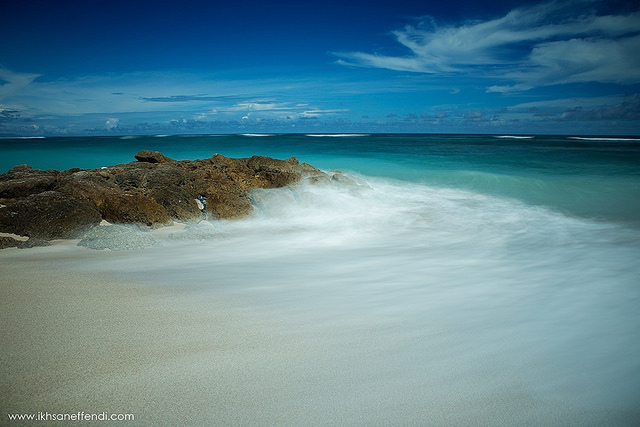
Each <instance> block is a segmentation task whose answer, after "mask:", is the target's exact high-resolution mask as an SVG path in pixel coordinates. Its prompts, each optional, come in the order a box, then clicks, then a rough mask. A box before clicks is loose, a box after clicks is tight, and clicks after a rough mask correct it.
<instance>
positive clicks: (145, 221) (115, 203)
mask: <svg viewBox="0 0 640 427" xmlns="http://www.w3.org/2000/svg"><path fill="white" fill-rule="evenodd" d="M99 209H100V212H101V213H102V218H104V219H105V220H107V221H109V222H112V223H119V224H142V225H146V226H148V227H153V228H156V227H160V226H163V225H168V224H171V217H170V216H169V212H167V210H166V209H165V208H164V207H162V206H161V205H160V204H159V203H158V202H156V201H155V200H154V199H152V198H151V197H148V196H144V195H142V194H140V193H126V192H123V191H121V190H118V191H114V192H113V193H109V194H108V195H107V197H105V198H104V200H103V201H102V203H101V205H100V206H99Z"/></svg>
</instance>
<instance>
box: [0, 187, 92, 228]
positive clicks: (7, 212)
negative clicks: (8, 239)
mask: <svg viewBox="0 0 640 427" xmlns="http://www.w3.org/2000/svg"><path fill="white" fill-rule="evenodd" d="M101 220H102V216H101V215H100V212H99V211H98V209H97V208H96V206H95V205H93V204H92V203H90V202H89V201H87V200H83V199H76V198H73V197H68V196H66V195H64V194H62V193H60V192H58V191H45V192H43V193H40V194H32V195H31V196H29V197H27V198H26V199H24V200H21V201H19V202H17V203H14V204H12V205H9V206H5V207H3V208H0V231H3V232H8V233H14V234H18V235H21V236H29V237H36V238H42V239H48V240H50V239H70V238H74V237H76V236H77V235H78V234H79V233H80V232H82V231H83V230H85V229H87V228H89V227H91V226H93V225H95V224H98V223H99V222H100V221H101Z"/></svg>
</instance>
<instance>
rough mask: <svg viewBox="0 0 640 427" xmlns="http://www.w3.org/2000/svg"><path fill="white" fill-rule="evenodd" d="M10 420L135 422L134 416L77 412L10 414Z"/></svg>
mask: <svg viewBox="0 0 640 427" xmlns="http://www.w3.org/2000/svg"><path fill="white" fill-rule="evenodd" d="M9 418H10V419H12V420H31V421H133V420H134V419H135V417H134V415H133V414H110V413H108V412H100V413H86V412H76V413H72V414H58V413H51V412H38V413H36V414H9Z"/></svg>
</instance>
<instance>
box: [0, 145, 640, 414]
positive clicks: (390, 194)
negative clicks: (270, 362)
mask: <svg viewBox="0 0 640 427" xmlns="http://www.w3.org/2000/svg"><path fill="white" fill-rule="evenodd" d="M143 149H144V150H153V151H160V152H162V153H163V154H165V155H166V156H168V157H170V158H173V159H178V160H181V159H199V158H208V157H211V156H212V155H213V154H215V153H220V154H222V155H225V156H228V157H250V156H252V155H263V156H271V157H275V158H281V159H286V158H289V157H291V156H296V157H297V158H298V159H299V161H300V162H307V163H310V164H311V165H313V166H315V167H317V168H320V169H322V170H326V171H330V170H341V171H343V172H345V173H348V174H351V175H353V176H355V177H357V178H359V179H361V180H362V181H364V182H366V183H367V185H366V186H361V187H358V188H357V189H354V188H350V187H340V186H318V185H309V184H301V185H299V186H296V187H293V188H282V189H272V190H256V191H255V192H254V194H253V200H254V205H255V210H254V213H253V214H252V215H251V216H250V217H249V218H246V219H243V220H236V221H203V222H201V223H199V224H192V225H189V226H188V227H186V228H184V229H183V230H182V231H180V232H176V233H173V234H169V235H167V236H165V237H164V238H162V239H161V244H160V245H158V246H154V247H151V248H148V249H144V250H138V251H108V250H107V251H93V252H91V251H92V250H91V249H86V248H77V249H74V251H79V250H82V251H85V252H87V251H88V252H87V253H89V252H90V253H92V254H93V253H95V254H96V255H92V256H91V257H90V258H89V259H88V260H87V259H86V258H83V263H82V265H75V264H74V263H73V257H72V253H71V252H70V253H69V256H70V260H69V261H68V264H69V268H70V269H74V268H75V269H78V270H82V271H85V272H86V271H100V272H108V273H109V274H112V275H114V276H115V277H122V278H123V279H124V278H127V280H135V281H137V282H138V283H143V284H145V286H150V287H162V286H166V287H172V288H180V289H182V290H184V291H185V292H189V293H193V294H194V295H198V296H199V298H204V299H206V298H212V299H216V300H220V299H222V300H228V301H233V304H235V305H236V306H238V307H242V308H243V309H244V310H246V311H247V312H248V313H249V312H250V313H262V314H264V315H265V316H271V317H272V318H274V319H280V321H279V322H275V323H274V324H276V323H277V325H278V328H280V329H279V331H280V333H281V332H282V329H283V328H284V329H285V330H286V331H288V333H290V334H291V336H292V337H297V338H301V337H306V339H310V337H315V339H316V340H315V341H314V342H315V343H316V344H318V343H319V344H318V345H315V344H314V345H313V346H311V347H310V348H312V350H313V351H311V350H310V351H309V352H306V353H300V354H297V355H296V357H293V356H290V355H287V353H286V352H284V351H283V354H282V358H283V366H285V367H284V368H283V369H282V372H280V374H279V380H278V382H277V383H268V384H267V382H257V383H256V384H254V386H255V387H256V388H260V387H262V388H263V391H264V392H265V393H267V394H270V399H271V400H270V401H274V402H276V403H274V404H279V405H281V406H280V409H281V411H282V412H284V413H286V412H287V411H289V413H290V414H292V415H291V418H286V417H285V418H273V419H269V418H267V420H266V421H270V422H276V423H279V422H281V423H283V424H289V423H293V424H298V422H304V421H309V422H310V423H311V424H318V425H319V424H324V423H323V420H324V421H332V422H329V423H328V424H334V422H335V424H343V425H357V424H365V425H377V424H378V425H576V426H578V425H580V426H583V425H640V138H637V137H593V136H580V135H576V136H553V135H431V134H427V135H425V134H243V135H154V136H122V137H118V136H110V137H75V138H40V139H8V138H7V139H2V140H0V173H2V172H6V171H7V170H9V169H10V168H11V167H13V166H14V165H17V164H29V165H31V166H33V167H34V168H38V169H58V170H62V169H68V168H72V167H79V168H98V167H102V166H108V165H112V164H118V163H127V162H130V161H133V160H134V158H133V156H134V154H135V153H136V152H138V151H140V150H143ZM30 250H31V249H30ZM33 250H53V249H47V248H42V249H37V248H36V249H33ZM66 250H67V249H65V250H62V249H59V251H62V252H60V253H59V254H58V256H59V257H60V259H61V260H62V259H64V254H65V252H64V251H66ZM73 253H75V252H73ZM61 262H62V261H61ZM263 326H264V325H263ZM265 327H266V326H265ZM274 328H275V326H274ZM274 333H275V332H274ZM303 342H305V341H304V340H303ZM323 343H325V344H326V345H323ZM310 345H311V344H310ZM212 363H213V362H212ZM256 363H259V362H256ZM312 366H313V367H315V369H318V368H319V367H320V368H321V369H322V371H321V372H322V373H321V374H318V373H314V374H309V376H308V381H309V383H308V384H307V383H305V384H306V386H301V385H300V381H302V380H301V378H302V379H304V373H303V372H304V371H305V369H307V368H309V369H312V368H311V367H312ZM313 372H316V371H313ZM294 391H295V392H294ZM301 408H302V409H301ZM245 410H247V411H249V412H251V411H258V409H256V407H251V408H245ZM223 413H224V409H219V415H220V417H222V418H220V419H224V418H223ZM293 414H295V416H294V415H293ZM280 415H282V414H280ZM235 416H237V414H236V415H235ZM323 417H329V418H323ZM247 420H248V419H247ZM247 420H245V421H247ZM336 420H337V422H336ZM241 421H242V419H241Z"/></svg>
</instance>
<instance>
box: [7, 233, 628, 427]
mask: <svg viewBox="0 0 640 427" xmlns="http://www.w3.org/2000/svg"><path fill="white" fill-rule="evenodd" d="M163 232H166V230H164V231H163ZM75 243H76V242H74V241H69V242H54V245H53V246H51V247H44V248H32V249H28V250H18V249H6V250H4V251H0V279H1V280H0V284H1V285H0V325H1V327H0V361H1V364H0V366H1V367H0V392H1V394H2V399H1V404H0V416H2V417H3V418H1V420H2V421H0V424H6V423H7V418H6V416H7V414H9V413H37V412H49V413H77V412H80V411H83V412H85V413H102V412H107V413H110V414H133V415H134V416H135V421H134V422H130V425H369V426H370V425H515V424H520V425H522V424H525V423H529V424H531V425H554V424H564V425H566V424H571V423H577V424H579V425H590V424H591V425H598V424H602V423H605V422H606V424H609V425H614V424H619V425H624V424H625V422H626V421H628V420H629V419H630V418H629V417H637V414H635V413H634V414H627V413H624V412H617V413H615V412H607V411H605V412H602V411H597V412H594V413H592V414H590V413H585V412H580V410H577V409H576V406H572V405H571V404H568V402H567V401H563V400H562V399H554V398H549V399H541V398H540V394H543V393H542V390H541V391H540V393H538V394H532V392H531V390H527V388H526V387H524V385H525V384H526V383H527V381H530V380H529V379H528V377H527V375H530V376H532V377H533V376H535V375H537V373H536V371H535V369H536V367H535V366H530V365H529V363H528V362H526V361H522V363H523V365H522V366H520V365H518V364H519V363H520V362H519V361H518V357H516V356H514V355H513V354H510V351H512V349H510V347H509V346H508V345H507V346H506V347H504V349H503V350H504V352H503V354H500V353H487V352H486V350H481V351H480V352H473V351H470V350H469V347H468V346H467V342H468V341H469V337H467V336H465V335H464V334H461V333H460V331H458V330H457V329H456V328H457V327H456V326H454V325H450V326H447V328H449V329H446V328H440V327H438V328H436V327H433V328H430V327H429V326H428V324H427V325H419V327H417V326H411V325H409V323H408V319H404V318H403V316H402V315H401V313H400V314H399V315H395V314H394V315H393V316H388V317H386V318H385V317H384V316H382V317H379V318H373V317H369V316H367V315H365V314H366V313H365V314H363V313H356V312H352V311H351V309H350V310H342V309H341V308H340V306H339V304H338V305H333V307H334V308H333V309H332V308H331V306H332V304H333V303H331V304H327V305H322V306H319V307H320V309H314V308H313V305H304V306H302V307H304V308H300V309H296V308H292V309H290V310H273V309H270V308H269V304H267V303H260V302H256V301H257V300H260V298H257V299H254V298H245V297H242V295H244V294H247V292H244V291H243V292H244V293H243V292H240V293H233V292H223V291H220V292H218V291H216V290H215V289H213V290H212V289H208V290H207V291H206V292H204V291H203V290H202V289H198V288H197V287H189V286H186V287H185V286H183V285H182V284H180V283H177V282H175V283H174V284H173V285H171V282H170V281H169V282H167V280H163V281H159V283H158V284H157V285H153V284H152V282H153V280H151V281H149V280H145V281H141V280H133V279H132V280H126V279H123V276H122V275H118V274H114V273H113V272H112V271H111V272H110V271H107V270H103V269H100V268H98V267H96V266H99V265H100V262H101V260H105V259H111V258H114V257H120V258H126V257H135V256H138V255H136V254H140V252H132V253H131V254H127V253H117V252H111V251H94V250H88V249H85V248H82V247H77V246H75ZM145 253H152V252H145ZM82 265H87V267H81V266H82ZM150 274H151V273H150ZM160 282H162V283H160ZM150 283H151V284H150ZM247 290H248V291H249V292H248V293H250V292H251V288H250V287H247ZM286 292H287V293H288V294H287V293H285V294H286V295H285V294H283V295H280V297H283V298H284V297H287V298H292V299H293V301H294V302H295V295H294V292H293V291H286ZM343 296H344V297H345V298H346V297H348V295H347V294H345V295H343ZM336 302H339V301H338V300H336ZM283 306H284V305H283ZM295 306H296V304H292V307H295ZM441 315H442V316H443V318H444V319H445V320H446V313H441ZM438 322H440V324H445V323H446V321H445V322H444V323H443V322H442V321H441V320H440V321H439V320H438V319H437V318H435V317H434V319H433V323H434V324H438ZM439 328H440V329H439ZM458 329H462V328H458ZM483 352H484V353H483ZM491 358H493V359H496V360H491ZM500 358H504V361H507V363H508V364H504V363H502V362H501V361H500V360H498V359H500ZM509 361H510V362H509ZM524 366H527V368H530V369H531V372H530V373H529V372H525V371H524V370H523V369H521V368H522V367H524ZM594 409H597V408H594ZM634 419H635V418H634ZM41 424H42V425H47V423H38V425H41ZM49 424H52V425H53V424H56V425H61V424H60V423H59V422H50V423H49ZM78 424H79V425H81V423H78Z"/></svg>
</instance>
